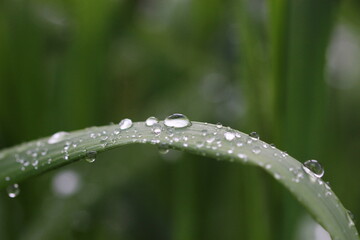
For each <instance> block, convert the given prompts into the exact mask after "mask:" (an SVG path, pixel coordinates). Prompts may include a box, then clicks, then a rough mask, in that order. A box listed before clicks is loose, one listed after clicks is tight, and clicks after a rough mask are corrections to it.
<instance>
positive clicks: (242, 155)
mask: <svg viewBox="0 0 360 240" xmlns="http://www.w3.org/2000/svg"><path fill="white" fill-rule="evenodd" d="M237 156H238V157H239V158H240V159H242V160H243V161H245V162H246V161H247V160H248V157H247V155H246V154H243V153H239V154H238V155H237Z"/></svg>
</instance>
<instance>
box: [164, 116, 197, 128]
mask: <svg viewBox="0 0 360 240" xmlns="http://www.w3.org/2000/svg"><path fill="white" fill-rule="evenodd" d="M164 124H165V126H167V127H173V128H184V127H189V126H191V122H190V120H189V119H188V118H187V117H186V116H185V115H183V114H180V113H174V114H172V115H170V116H168V117H167V118H165V120H164Z"/></svg>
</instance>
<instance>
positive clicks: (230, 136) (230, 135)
mask: <svg viewBox="0 0 360 240" xmlns="http://www.w3.org/2000/svg"><path fill="white" fill-rule="evenodd" d="M224 137H225V139H226V140H228V141H232V140H234V138H235V133H232V132H226V133H224Z"/></svg>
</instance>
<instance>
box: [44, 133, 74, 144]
mask: <svg viewBox="0 0 360 240" xmlns="http://www.w3.org/2000/svg"><path fill="white" fill-rule="evenodd" d="M67 135H69V133H68V132H57V133H54V134H53V135H52V136H51V137H50V138H49V140H48V144H54V143H58V142H60V141H62V140H64V139H65V137H66V136H67Z"/></svg>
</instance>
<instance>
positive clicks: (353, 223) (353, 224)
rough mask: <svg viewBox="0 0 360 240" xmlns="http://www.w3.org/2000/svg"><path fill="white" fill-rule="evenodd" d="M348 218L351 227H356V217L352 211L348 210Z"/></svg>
mask: <svg viewBox="0 0 360 240" xmlns="http://www.w3.org/2000/svg"><path fill="white" fill-rule="evenodd" d="M346 212H347V218H348V221H349V227H352V226H355V216H354V214H353V213H352V212H351V211H350V210H346Z"/></svg>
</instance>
